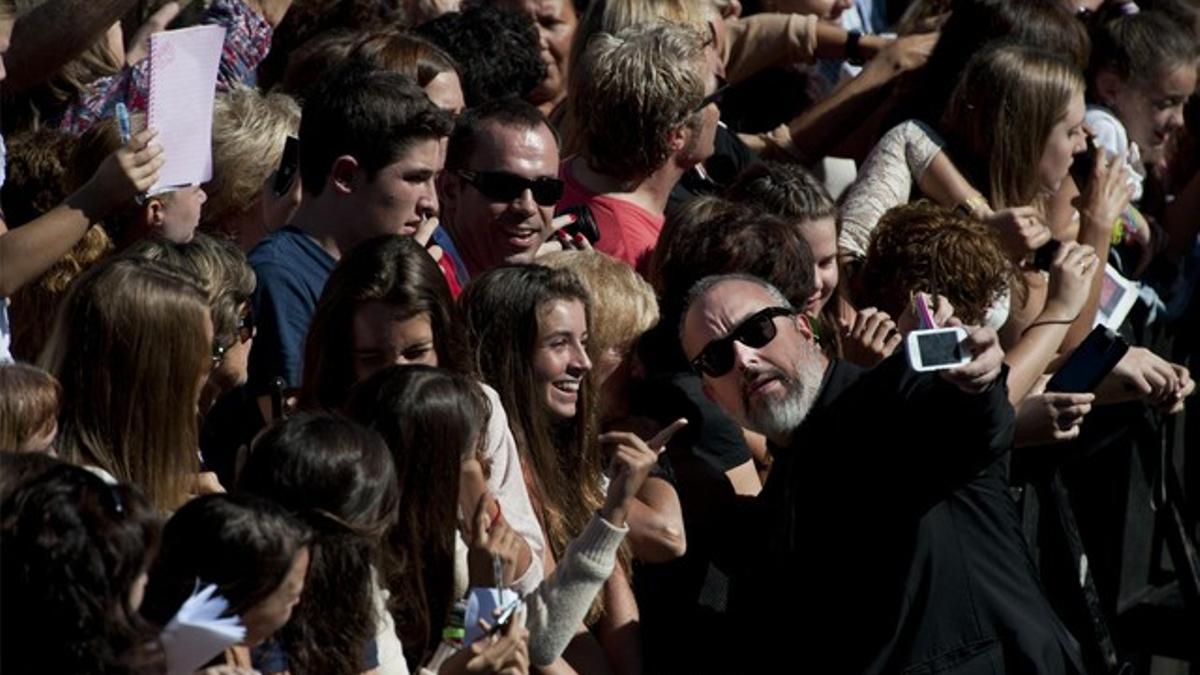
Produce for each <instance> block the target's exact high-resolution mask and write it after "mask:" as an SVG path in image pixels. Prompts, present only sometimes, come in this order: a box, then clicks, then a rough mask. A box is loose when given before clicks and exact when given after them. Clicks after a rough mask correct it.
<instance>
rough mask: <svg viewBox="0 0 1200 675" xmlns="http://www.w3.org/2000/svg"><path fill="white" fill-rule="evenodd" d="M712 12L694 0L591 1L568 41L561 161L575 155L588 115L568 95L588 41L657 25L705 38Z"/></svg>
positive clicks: (578, 149)
mask: <svg viewBox="0 0 1200 675" xmlns="http://www.w3.org/2000/svg"><path fill="white" fill-rule="evenodd" d="M712 11H714V8H709V7H705V3H703V2H696V1H695V0H595V1H594V2H591V3H590V4H589V5H588V8H587V11H586V12H585V13H584V14H583V16H582V17H581V18H580V20H579V25H578V26H577V27H576V28H575V35H574V36H573V37H572V38H571V54H570V58H569V59H568V61H567V63H568V64H569V65H568V67H569V68H570V72H569V73H568V76H567V99H566V101H565V102H564V106H563V107H564V109H565V112H564V115H563V120H562V129H561V131H562V136H563V146H562V147H563V151H562V154H563V157H567V156H569V155H574V154H578V153H579V152H580V150H581V147H580V146H581V144H582V140H583V139H582V138H580V135H579V133H578V129H579V127H580V124H581V122H583V121H584V120H583V119H581V118H586V117H587V116H589V115H591V109H590V107H589V106H582V107H580V108H578V109H577V108H576V106H575V105H573V104H572V96H571V92H572V90H574V88H575V87H574V86H573V83H574V82H575V81H576V80H577V79H578V77H579V71H580V70H581V68H582V65H581V64H582V63H583V58H584V56H583V55H584V52H585V51H586V50H587V48H588V45H589V44H590V43H591V40H592V38H594V37H596V36H597V35H599V34H601V33H607V34H609V35H616V34H617V33H620V32H621V31H622V30H625V29H626V28H629V27H631V26H644V25H646V24H652V23H657V22H660V21H670V22H673V23H680V24H685V25H688V26H692V27H693V28H695V29H696V30H698V31H700V32H701V33H702V34H705V35H707V31H708V30H709V29H708V25H707V20H708V18H709V15H710V14H711V12H712Z"/></svg>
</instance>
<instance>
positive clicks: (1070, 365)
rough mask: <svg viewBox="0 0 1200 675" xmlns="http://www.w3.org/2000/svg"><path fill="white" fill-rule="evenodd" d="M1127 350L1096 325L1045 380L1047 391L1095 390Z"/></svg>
mask: <svg viewBox="0 0 1200 675" xmlns="http://www.w3.org/2000/svg"><path fill="white" fill-rule="evenodd" d="M1127 351H1129V344H1128V343H1127V342H1125V340H1124V339H1122V338H1121V336H1120V335H1117V334H1116V333H1114V332H1113V331H1111V330H1109V329H1108V328H1105V327H1104V326H1096V327H1095V328H1093V329H1092V332H1091V333H1089V334H1088V336H1087V337H1086V338H1084V340H1083V342H1082V343H1080V345H1079V346H1078V347H1076V348H1075V351H1073V352H1071V356H1070V357H1068V358H1067V361H1066V363H1064V364H1063V365H1062V367H1060V368H1059V369H1058V372H1056V373H1054V376H1053V377H1051V378H1050V381H1049V382H1047V383H1046V391H1048V392H1066V393H1080V394H1082V393H1087V392H1090V391H1092V390H1093V389H1095V388H1096V387H1097V386H1098V385H1099V384H1100V382H1101V381H1102V380H1103V379H1104V378H1105V377H1106V376H1107V375H1108V373H1109V372H1110V371H1112V369H1113V368H1114V367H1115V366H1116V365H1117V362H1119V361H1120V360H1121V358H1122V357H1124V356H1125V352H1127Z"/></svg>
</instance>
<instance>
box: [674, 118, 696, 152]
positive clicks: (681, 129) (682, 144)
mask: <svg viewBox="0 0 1200 675" xmlns="http://www.w3.org/2000/svg"><path fill="white" fill-rule="evenodd" d="M692 133H693V131H692V127H691V125H690V124H680V125H679V126H677V127H675V128H674V129H672V130H671V135H670V146H669V147H670V148H671V154H675V153H677V152H679V151H680V150H682V149H684V148H686V147H687V145H688V141H689V140H691V137H692Z"/></svg>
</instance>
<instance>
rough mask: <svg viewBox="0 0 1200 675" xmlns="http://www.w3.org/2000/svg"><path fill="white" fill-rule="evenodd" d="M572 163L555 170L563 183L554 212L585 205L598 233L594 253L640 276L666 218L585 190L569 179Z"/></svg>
mask: <svg viewBox="0 0 1200 675" xmlns="http://www.w3.org/2000/svg"><path fill="white" fill-rule="evenodd" d="M573 159H574V157H569V158H567V159H566V160H564V161H563V163H562V164H560V165H559V168H558V175H559V178H561V179H562V180H563V182H564V183H566V189H565V190H564V191H563V196H562V199H561V200H559V202H558V208H560V209H562V208H566V207H569V206H575V205H576V204H586V205H587V206H588V208H590V209H591V211H592V217H593V218H595V220H596V227H597V228H599V230H600V240H599V241H597V242H596V250H597V251H601V252H603V253H607V254H608V255H610V256H612V257H614V258H616V259H617V260H620V261H622V262H624V263H626V264H628V265H630V266H632V267H633V268H634V269H636V270H637V271H638V272H640V273H642V274H643V275H644V274H645V273H646V267H647V266H648V265H649V264H650V255H651V254H652V253H654V246H655V244H657V243H658V235H659V233H660V232H662V228H663V222H664V221H665V220H666V218H665V217H664V216H663V215H662V214H661V213H651V212H649V211H647V210H646V209H644V208H642V207H641V206H638V205H637V204H634V203H633V202H630V201H626V200H624V199H619V198H617V197H611V196H609V195H606V194H596V193H594V192H592V191H590V190H588V189H587V188H586V187H584V186H583V185H582V184H580V183H579V182H578V181H576V180H575V178H574V176H572V175H571V169H570V164H571V160H573Z"/></svg>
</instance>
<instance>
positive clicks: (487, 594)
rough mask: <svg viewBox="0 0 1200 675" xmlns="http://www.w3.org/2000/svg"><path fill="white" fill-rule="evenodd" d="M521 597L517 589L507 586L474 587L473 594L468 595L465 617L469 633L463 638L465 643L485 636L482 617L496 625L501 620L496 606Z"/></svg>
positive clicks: (507, 603) (505, 604)
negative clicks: (497, 615) (481, 626)
mask: <svg viewBox="0 0 1200 675" xmlns="http://www.w3.org/2000/svg"><path fill="white" fill-rule="evenodd" d="M520 598H521V596H519V595H517V593H516V591H513V590H510V589H507V588H505V589H496V588H472V589H471V594H470V595H469V596H468V597H467V616H466V619H465V624H466V626H465V627H466V629H467V634H466V637H465V638H464V639H463V644H464V645H469V644H471V643H473V642H475V641H476V640H478V639H479V638H481V637H483V629H482V628H480V627H479V620H480V619H484V620H485V621H487V622H488V624H489V625H492V626H495V625H496V624H497V622H499V619H498V618H497V617H496V613H495V610H496V608H498V607H507V606H508V605H509V603H512V602H516V601H517V600H519V599H520Z"/></svg>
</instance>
